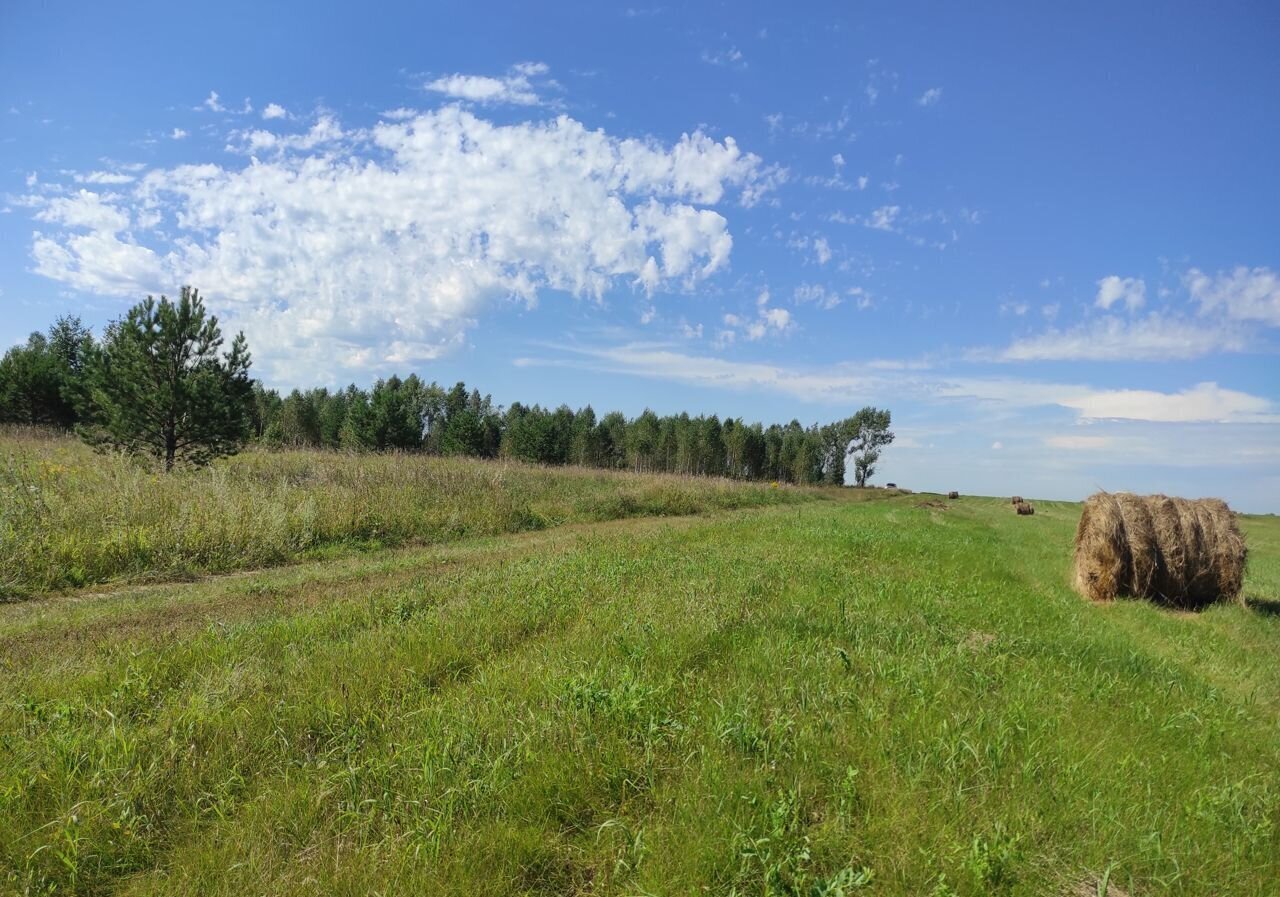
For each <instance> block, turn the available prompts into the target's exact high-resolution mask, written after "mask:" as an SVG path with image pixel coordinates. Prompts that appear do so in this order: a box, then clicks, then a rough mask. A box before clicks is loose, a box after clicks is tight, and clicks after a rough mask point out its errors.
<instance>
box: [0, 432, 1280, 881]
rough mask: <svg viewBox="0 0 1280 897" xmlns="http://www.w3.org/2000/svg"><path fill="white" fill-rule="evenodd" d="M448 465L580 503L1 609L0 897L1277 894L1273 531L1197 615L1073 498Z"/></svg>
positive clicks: (1279, 824) (1279, 699)
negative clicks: (1239, 586) (1157, 587)
mask: <svg viewBox="0 0 1280 897" xmlns="http://www.w3.org/2000/svg"><path fill="white" fill-rule="evenodd" d="M317 462H323V463H332V464H333V465H336V466H337V467H338V468H340V467H341V466H342V465H344V464H347V463H355V464H366V463H367V464H370V465H373V466H374V467H376V466H377V465H382V464H388V465H392V464H395V463H396V461H395V460H393V459H382V458H373V459H370V458H365V459H358V461H351V462H348V460H347V459H338V458H335V459H333V460H332V461H329V460H328V459H324V458H316V457H312V456H302V457H298V458H296V459H295V458H293V457H292V456H286V457H283V458H281V457H276V458H265V459H264V458H257V457H252V456H245V457H244V458H241V459H237V460H236V462H235V463H236V464H237V465H244V467H245V469H244V470H237V474H236V475H237V476H242V477H246V479H245V481H249V480H251V477H247V476H246V471H252V470H253V469H255V466H256V465H261V464H268V463H270V464H272V465H280V464H285V463H296V464H297V465H298V469H299V472H300V473H299V475H300V476H302V471H303V470H304V469H305V468H306V467H307V466H308V464H313V463H317ZM54 463H58V462H54ZM97 463H106V462H105V461H101V460H100V461H99V462H97ZM435 463H439V462H435ZM85 464H86V465H88V466H92V465H91V464H89V462H87V461H86V462H85ZM468 468H469V472H468ZM371 469H372V468H371ZM379 469H381V468H379ZM445 469H446V470H448V471H449V472H450V475H451V476H454V477H456V478H458V479H459V480H464V481H466V482H486V479H485V478H486V477H496V476H498V475H499V473H498V472H499V471H505V472H504V473H503V476H505V477H506V479H505V481H504V482H505V483H508V484H509V483H513V482H514V483H517V484H520V486H521V488H524V489H527V490H529V491H528V492H526V493H524V494H523V495H522V497H521V499H520V502H521V503H523V504H522V506H525V507H530V508H533V509H535V511H536V513H539V514H543V513H548V514H549V513H550V512H548V511H546V510H545V509H546V508H553V507H554V508H560V509H564V508H574V507H576V508H577V510H576V511H574V512H572V513H569V512H565V511H563V510H561V511H560V512H559V514H560V515H561V516H556V517H548V518H547V519H546V520H545V521H544V525H543V526H542V527H540V528H535V529H534V531H526V532H514V533H510V532H506V531H505V530H504V529H503V527H502V526H499V525H492V524H490V525H489V528H488V529H483V528H477V529H476V530H473V531H465V532H460V533H459V532H453V533H451V535H450V538H449V541H443V542H434V543H432V544H414V543H413V540H414V539H418V538H421V532H418V531H412V530H405V531H404V532H405V533H409V534H410V535H406V536H405V537H404V538H405V539H406V540H407V543H406V544H405V545H402V546H401V547H398V548H392V547H384V548H382V549H381V550H368V549H367V548H366V549H364V550H358V551H348V550H342V551H339V552H336V553H332V554H324V555H323V556H321V557H307V556H306V554H305V552H297V551H295V552H293V553H289V554H282V555H280V557H281V558H287V559H288V560H290V563H289V564H288V565H286V566H279V567H276V568H273V569H265V570H255V571H253V572H251V573H242V574H239V575H230V576H214V577H204V578H201V579H199V580H197V581H194V582H170V583H159V584H136V585H115V586H113V587H112V588H110V589H109V590H105V591H103V590H92V589H91V590H83V591H79V592H72V593H67V594H53V593H44V594H34V593H33V594H31V595H30V596H29V597H28V599H27V600H23V601H17V602H11V603H8V604H3V605H0V891H4V890H8V891H10V892H13V893H17V894H119V895H144V894H179V893H181V894H208V895H241V894H273V895H274V894H283V895H288V894H299V895H301V894H339V895H341V894H351V895H355V894H374V893H376V894H432V895H437V894H459V895H463V894H465V895H490V894H491V895H508V894H529V895H533V894H583V895H586V894H619V895H685V894H697V893H705V894H717V895H719V894H724V895H729V894H735V895H806V897H814V895H850V894H863V893H865V894H869V895H920V894H924V895H933V897H947V895H975V897H976V895H992V894H996V895H1003V894H1008V895H1072V897H1082V895H1091V897H1094V895H1099V894H1103V893H1107V894H1111V895H1112V897H1122V895H1156V894H1161V895H1164V894H1173V895H1226V894H1231V895H1237V894H1238V895H1257V897H1263V895H1274V894H1276V893H1277V882H1280V664H1277V663H1276V658H1277V657H1280V520H1277V519H1276V518H1274V517H1269V518H1268V517H1246V518H1243V520H1242V526H1243V528H1244V530H1245V532H1246V534H1247V536H1248V539H1249V543H1250V547H1251V552H1252V554H1251V560H1250V567H1249V573H1248V579H1247V583H1246V590H1245V594H1246V599H1247V600H1246V602H1245V603H1244V604H1242V605H1224V606H1216V607H1213V608H1211V609H1209V610H1206V611H1204V612H1200V613H1194V614H1192V613H1178V612H1171V611H1167V610H1163V609H1160V608H1158V607H1155V606H1153V605H1150V604H1147V603H1144V602H1137V601H1118V602H1115V603H1112V604H1107V605H1093V604H1090V603H1088V602H1086V601H1084V600H1083V599H1081V598H1080V597H1079V596H1078V595H1076V594H1075V593H1074V592H1073V591H1072V590H1071V587H1070V559H1071V538H1072V533H1073V530H1074V527H1075V524H1076V521H1077V519H1078V516H1079V505H1076V504H1071V503H1057V502H1036V514H1035V516H1033V517H1019V516H1016V515H1015V514H1014V513H1013V511H1012V509H1011V508H1010V506H1009V505H1008V504H1007V502H1006V501H1005V500H997V499H978V498H970V497H964V498H962V499H960V500H959V501H950V502H948V501H946V500H941V499H939V498H938V497H937V496H921V495H900V494H894V493H889V492H885V491H882V490H834V491H826V492H818V493H813V494H805V493H802V492H797V494H796V495H795V496H787V497H786V498H782V499H779V498H777V496H776V495H774V493H773V490H767V491H764V492H763V493H762V494H763V495H764V498H760V499H758V500H757V499H756V498H754V497H753V498H751V499H750V500H748V499H745V498H742V499H739V500H738V501H737V504H738V506H737V507H736V508H735V509H733V510H731V511H730V510H726V508H728V507H730V506H732V504H733V503H732V502H725V501H722V502H721V503H720V504H714V503H711V502H710V501H709V502H708V504H707V505H705V506H702V509H704V510H707V511H709V512H710V513H707V514H703V515H702V516H678V517H677V516H666V517H658V516H648V517H641V516H636V515H635V514H634V513H631V514H629V515H626V519H616V520H605V519H604V518H605V517H609V516H614V517H617V516H620V515H617V514H612V513H600V512H593V511H591V510H590V509H591V508H592V507H597V506H599V505H594V504H593V502H604V500H605V498H606V497H607V496H608V494H610V492H611V491H612V492H614V493H618V494H628V492H631V493H634V494H648V493H647V492H646V490H654V491H656V492H658V493H662V492H664V490H670V489H679V488H685V489H690V490H692V489H698V488H711V489H713V490H719V491H713V492H712V493H711V494H722V493H723V492H725V491H732V490H735V489H737V488H738V487H736V486H733V485H732V484H697V483H690V484H687V485H683V486H681V485H680V484H672V483H670V482H669V481H667V480H666V479H655V480H653V481H652V482H648V481H645V480H644V478H640V477H633V476H618V477H616V478H613V477H611V476H610V475H597V474H592V475H591V476H589V477H586V476H584V475H581V474H577V473H574V472H569V471H543V470H539V469H536V468H529V469H526V468H520V469H516V471H515V472H514V473H513V472H512V470H513V469H512V468H503V467H500V466H497V465H485V464H484V463H483V462H465V463H461V462H460V463H459V464H458V465H456V466H452V465H446V468H445ZM111 470H112V471H114V468H112V469H111ZM80 475H82V476H89V474H87V473H82V474H80ZM101 475H102V476H108V475H109V476H113V477H114V476H123V474H119V473H116V472H111V473H110V474H101ZM330 475H332V474H330ZM349 475H350V473H349ZM422 475H423V476H425V475H426V474H422ZM207 476H208V477H209V478H210V481H211V482H216V478H217V477H220V476H230V474H228V473H225V472H222V473H219V472H210V473H209V474H207ZM544 477H545V478H548V479H547V480H546V481H545V482H546V485H545V486H538V485H536V484H538V483H542V482H544V481H543V480H542V479H541V478H544ZM468 478H469V479H468ZM598 478H599V479H598ZM584 484H585V485H584ZM611 484H612V485H613V489H612V490H610V489H609V488H607V487H609V486H610V485H611ZM276 488H280V487H276ZM296 488H298V489H303V490H305V488H306V486H305V484H303V485H300V486H298V487H296ZM475 488H479V487H475ZM539 488H542V489H545V491H544V492H538V491H537V490H538V489H539ZM597 488H598V489H599V492H598V493H597V492H595V491H592V490H596V489H597ZM751 488H752V489H756V488H758V487H751ZM558 489H559V490H565V489H568V490H580V491H571V494H570V495H569V496H564V495H557V494H556V493H557V490H558ZM497 491H500V487H497ZM778 491H780V492H782V493H784V494H785V493H787V490H778ZM491 494H493V493H491ZM588 494H589V495H592V496H595V497H594V498H591V499H590V500H588V499H586V498H584V497H583V496H585V495H588ZM735 494H736V493H735ZM748 494H750V495H752V496H755V495H756V493H755V492H751V493H748ZM806 497H811V498H815V499H816V500H810V501H804V500H801V499H803V498H806ZM188 499H189V500H190V501H193V502H201V501H206V500H208V499H205V498H202V497H198V496H195V495H190V496H188ZM774 500H778V501H786V502H789V503H786V504H768V503H766V502H770V501H774ZM68 501H71V499H68ZM170 501H174V502H180V501H181V499H180V498H179V497H172V498H171V499H170ZM513 501H514V500H513ZM557 502H558V504H557ZM575 502H578V504H576V505H575V504H574V503H575ZM661 507H662V510H661V513H666V512H667V510H669V508H668V507H667V506H666V505H663V506H661ZM695 509H696V508H695ZM67 513H70V512H67ZM335 513H336V512H335ZM421 513H422V514H423V515H424V516H425V515H428V514H429V512H428V511H426V510H424V511H422V512H421ZM592 513H600V516H598V517H596V518H594V519H595V520H597V521H600V520H603V522H583V521H590V520H591V519H593V518H592V517H591V514H592ZM184 519H185V518H184ZM574 520H577V521H579V522H578V523H573V524H572V525H566V526H552V525H550V524H551V523H552V522H553V521H554V522H570V523H571V522H572V521H574ZM95 525H98V526H101V527H103V530H102V531H106V528H107V526H108V525H107V524H106V523H101V524H95ZM513 529H520V527H513ZM525 529H528V528H525ZM335 532H337V531H335ZM425 542H432V540H430V539H427V540H424V543H425ZM11 544H12V543H11ZM335 544H341V541H340V540H338V542H337V543H335ZM388 544H389V543H388ZM229 550H230V549H228V551H229ZM229 556H230V555H229ZM253 563H255V564H256V563H259V561H257V560H255V561H254V562H253ZM236 566H246V565H245V564H234V563H230V562H226V563H221V565H209V566H207V567H198V568H197V567H193V568H192V569H232V568H234V567H236ZM138 573H139V571H138V570H136V569H135V570H131V571H129V573H128V575H130V576H136V575H138ZM113 575H120V574H119V573H118V572H117V573H116V574H113ZM29 582H33V583H34V582H40V580H37V579H31V580H29ZM63 585H65V583H64V584H63Z"/></svg>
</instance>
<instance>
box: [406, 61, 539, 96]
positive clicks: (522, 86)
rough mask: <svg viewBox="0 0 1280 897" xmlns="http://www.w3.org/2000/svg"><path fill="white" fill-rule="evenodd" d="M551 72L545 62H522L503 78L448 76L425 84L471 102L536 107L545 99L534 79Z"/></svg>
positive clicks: (427, 88) (433, 89) (431, 88)
mask: <svg viewBox="0 0 1280 897" xmlns="http://www.w3.org/2000/svg"><path fill="white" fill-rule="evenodd" d="M548 71H549V68H548V67H547V65H546V64H545V63H541V62H522V63H520V64H518V65H514V66H512V67H511V69H510V70H509V71H508V72H507V73H506V74H505V75H503V76H502V77H500V78H493V77H489V76H487V75H464V74H454V75H444V76H442V77H440V78H436V79H434V80H432V81H428V82H427V83H426V84H425V85H423V87H424V88H425V89H426V90H429V91H431V92H433V93H440V94H444V95H445V96H447V97H451V98H453V99H455V100H465V101H467V102H470V103H506V104H509V105H513V106H536V105H538V104H539V103H541V102H542V99H541V97H539V95H538V88H537V86H536V85H535V84H534V83H533V80H532V79H534V78H538V77H540V76H543V75H546V74H547V72H548Z"/></svg>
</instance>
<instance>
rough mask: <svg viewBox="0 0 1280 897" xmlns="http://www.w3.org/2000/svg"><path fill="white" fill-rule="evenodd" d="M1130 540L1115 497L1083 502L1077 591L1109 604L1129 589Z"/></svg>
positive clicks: (1078, 529)
mask: <svg viewBox="0 0 1280 897" xmlns="http://www.w3.org/2000/svg"><path fill="white" fill-rule="evenodd" d="M1129 566H1130V565H1129V537H1128V535H1127V534H1126V533H1125V529H1124V514H1122V513H1121V511H1120V504H1119V502H1117V501H1116V499H1115V496H1114V495H1111V494H1110V493H1107V492H1099V493H1097V494H1095V495H1091V496H1089V497H1088V498H1087V499H1085V502H1084V508H1083V510H1082V511H1081V512H1080V523H1079V524H1078V525H1077V526H1076V588H1077V589H1078V590H1079V591H1080V592H1081V593H1082V594H1083V595H1084V596H1085V597H1087V598H1091V599H1092V600H1094V601H1111V600H1113V599H1114V598H1115V597H1116V595H1118V594H1120V592H1122V591H1126V590H1128V588H1129Z"/></svg>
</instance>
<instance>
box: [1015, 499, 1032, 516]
mask: <svg viewBox="0 0 1280 897" xmlns="http://www.w3.org/2000/svg"><path fill="white" fill-rule="evenodd" d="M1013 509H1014V510H1015V511H1017V512H1018V516H1019V517H1030V516H1031V515H1032V514H1034V513H1035V512H1036V506H1035V505H1033V504H1032V503H1031V502H1029V501H1020V502H1018V503H1017V504H1016V505H1014V506H1013Z"/></svg>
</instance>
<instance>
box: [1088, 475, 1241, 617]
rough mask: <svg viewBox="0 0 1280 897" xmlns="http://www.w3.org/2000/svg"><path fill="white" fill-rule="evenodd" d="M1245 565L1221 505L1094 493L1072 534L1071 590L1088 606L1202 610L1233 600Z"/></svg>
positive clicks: (1231, 518)
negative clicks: (1135, 603)
mask: <svg viewBox="0 0 1280 897" xmlns="http://www.w3.org/2000/svg"><path fill="white" fill-rule="evenodd" d="M1246 557H1247V550H1246V547H1245V543H1244V537H1243V536H1241V535H1240V529H1239V527H1238V526H1237V525H1236V519H1235V515H1233V514H1232V513H1231V509H1230V508H1228V507H1227V505H1226V503H1225V502H1222V501H1220V500H1218V499H1199V500H1190V499H1185V498H1169V497H1168V496H1165V495H1150V496H1139V495H1132V494H1130V493H1128V492H1118V493H1114V494H1111V493H1106V492H1099V493H1097V494H1095V495H1091V496H1089V498H1088V499H1087V500H1086V501H1085V503H1084V510H1083V511H1082V512H1081V515H1080V525H1079V526H1078V527H1077V528H1076V557H1075V566H1076V571H1075V572H1076V587H1077V588H1078V589H1079V590H1080V591H1081V592H1082V593H1083V594H1084V595H1086V596H1088V597H1089V598H1092V599H1093V600H1094V601H1110V600H1111V599H1113V598H1115V597H1116V596H1117V595H1130V596H1133V597H1136V598H1149V599H1151V600H1153V601H1157V602H1160V603H1162V604H1169V605H1173V606H1176V607H1203V606H1205V605H1208V604H1212V603H1214V602H1216V601H1225V600H1234V599H1238V598H1239V596H1240V592H1241V589H1242V588H1243V586H1244V568H1245V559H1246Z"/></svg>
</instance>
